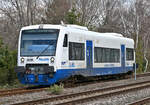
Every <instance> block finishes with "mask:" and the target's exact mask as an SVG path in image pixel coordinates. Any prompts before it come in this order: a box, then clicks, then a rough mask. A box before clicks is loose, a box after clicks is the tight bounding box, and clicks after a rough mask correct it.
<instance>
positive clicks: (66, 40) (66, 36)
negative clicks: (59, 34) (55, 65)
mask: <svg viewBox="0 0 150 105" xmlns="http://www.w3.org/2000/svg"><path fill="white" fill-rule="evenodd" d="M63 47H68V34H65V36H64V41H63Z"/></svg>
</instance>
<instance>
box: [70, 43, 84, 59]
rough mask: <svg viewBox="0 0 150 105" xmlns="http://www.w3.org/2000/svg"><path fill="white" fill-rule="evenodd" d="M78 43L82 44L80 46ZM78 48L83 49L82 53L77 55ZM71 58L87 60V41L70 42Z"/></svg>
mask: <svg viewBox="0 0 150 105" xmlns="http://www.w3.org/2000/svg"><path fill="white" fill-rule="evenodd" d="M73 44H74V45H73ZM78 45H80V46H78ZM77 46H78V48H77ZM75 47H76V48H75ZM81 49H82V50H81ZM73 50H74V51H73ZM77 50H81V51H80V52H81V53H80V54H78V55H80V56H78V55H76V54H77V52H76V51H77ZM74 55H75V56H74ZM78 57H79V58H78ZM69 60H80V61H84V60H85V43H78V42H69Z"/></svg>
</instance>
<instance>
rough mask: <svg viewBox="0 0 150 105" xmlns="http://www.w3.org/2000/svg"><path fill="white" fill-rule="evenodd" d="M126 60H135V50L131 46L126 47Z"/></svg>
mask: <svg viewBox="0 0 150 105" xmlns="http://www.w3.org/2000/svg"><path fill="white" fill-rule="evenodd" d="M126 60H128V61H132V60H134V50H133V49H131V48H126Z"/></svg>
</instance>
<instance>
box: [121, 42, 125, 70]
mask: <svg viewBox="0 0 150 105" xmlns="http://www.w3.org/2000/svg"><path fill="white" fill-rule="evenodd" d="M121 67H122V69H123V70H124V71H125V45H121Z"/></svg>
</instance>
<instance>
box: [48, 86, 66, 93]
mask: <svg viewBox="0 0 150 105" xmlns="http://www.w3.org/2000/svg"><path fill="white" fill-rule="evenodd" d="M63 89H64V85H63V84H61V85H56V84H54V85H53V86H50V88H49V89H48V91H50V92H51V93H53V94H57V95H58V94H61V93H62V92H63Z"/></svg>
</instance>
